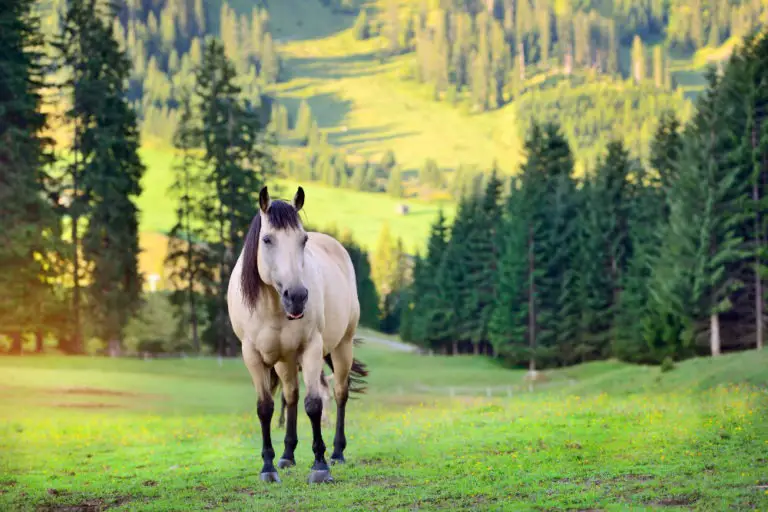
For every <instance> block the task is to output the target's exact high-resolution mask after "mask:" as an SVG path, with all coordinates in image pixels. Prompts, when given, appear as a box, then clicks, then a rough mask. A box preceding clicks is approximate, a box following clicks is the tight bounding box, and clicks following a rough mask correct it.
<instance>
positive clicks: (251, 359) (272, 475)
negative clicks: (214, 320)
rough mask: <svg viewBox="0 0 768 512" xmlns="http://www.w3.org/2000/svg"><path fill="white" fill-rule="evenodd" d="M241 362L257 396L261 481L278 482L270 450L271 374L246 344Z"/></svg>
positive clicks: (273, 453) (273, 455) (272, 409)
mask: <svg viewBox="0 0 768 512" xmlns="http://www.w3.org/2000/svg"><path fill="white" fill-rule="evenodd" d="M243 361H245V365H246V366H247V367H248V372H249V373H250V374H251V379H252V380H253V385H254V387H255V388H256V395H257V396H258V402H257V405H256V411H257V413H258V416H259V423H261V458H262V460H263V461H264V466H263V467H262V468H261V479H262V480H264V481H265V482H279V481H280V477H279V476H278V474H277V470H276V469H275V465H274V460H275V450H274V449H273V448H272V435H271V426H272V425H271V423H272V414H273V413H274V412H275V401H274V400H273V399H272V387H273V386H272V384H273V383H272V376H271V373H272V372H271V371H270V368H267V366H266V365H265V364H264V362H263V361H262V359H261V356H260V355H259V353H258V352H256V351H255V350H254V349H253V348H252V347H251V346H249V345H248V344H244V345H243Z"/></svg>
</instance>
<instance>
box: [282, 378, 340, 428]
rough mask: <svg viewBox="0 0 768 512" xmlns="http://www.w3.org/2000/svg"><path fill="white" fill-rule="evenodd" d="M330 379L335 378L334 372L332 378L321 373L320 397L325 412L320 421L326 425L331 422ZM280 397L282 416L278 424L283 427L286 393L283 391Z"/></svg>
mask: <svg viewBox="0 0 768 512" xmlns="http://www.w3.org/2000/svg"><path fill="white" fill-rule="evenodd" d="M299 373H301V368H299ZM329 380H333V374H331V376H330V378H329V377H326V376H325V374H324V373H321V374H320V398H321V399H322V401H323V414H322V416H321V417H320V423H321V424H322V425H323V426H326V427H327V426H329V425H330V424H331V423H330V420H329V419H328V409H329V408H330V406H331V392H330V388H329V386H328V381H329ZM280 397H281V400H280V416H279V417H278V419H277V426H278V427H280V428H282V427H285V395H284V394H282V393H281V394H280Z"/></svg>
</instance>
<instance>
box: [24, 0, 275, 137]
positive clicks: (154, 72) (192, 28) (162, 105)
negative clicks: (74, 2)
mask: <svg viewBox="0 0 768 512" xmlns="http://www.w3.org/2000/svg"><path fill="white" fill-rule="evenodd" d="M36 3H37V4H38V5H37V9H38V10H39V11H40V12H41V13H42V15H43V21H44V24H45V26H46V32H47V33H58V31H59V30H60V27H61V25H62V19H61V13H64V12H66V5H67V2H66V1H65V0H43V1H39V2H36ZM116 5H117V6H118V7H117V9H116V10H115V11H113V12H110V13H109V14H106V13H105V16H109V17H108V18H104V19H105V20H111V23H112V29H113V35H114V37H115V39H116V41H117V42H118V44H119V45H120V48H121V49H122V50H124V51H125V52H126V53H127V56H128V58H129V59H130V62H131V66H130V74H129V86H128V88H127V90H126V93H127V97H128V99H129V101H130V102H131V103H132V105H133V107H134V108H135V110H136V112H137V115H138V117H139V121H140V125H141V128H142V132H143V133H144V134H146V135H151V136H154V137H158V138H161V139H163V140H167V141H170V140H171V138H172V137H173V133H174V131H175V130H176V126H177V124H178V122H179V117H180V115H181V114H180V112H179V110H178V106H179V103H180V95H181V93H182V91H183V90H184V89H191V88H192V86H193V83H194V80H195V79H194V70H195V68H196V67H197V66H199V65H200V63H201V61H202V56H203V52H204V48H205V45H206V42H207V40H208V39H210V38H211V37H213V34H214V33H216V32H217V31H218V33H219V34H221V36H220V40H221V41H222V43H223V45H224V49H225V52H226V55H227V57H228V58H230V59H231V60H232V63H233V65H234V66H235V69H236V70H237V73H238V78H237V81H238V87H240V89H241V94H242V96H243V97H244V98H248V99H249V100H250V101H251V102H252V103H258V102H259V101H264V102H265V103H266V102H268V98H266V95H265V94H264V89H265V86H267V85H268V84H272V83H275V82H277V81H279V79H280V74H281V66H282V64H281V61H280V57H279V55H278V53H277V50H276V48H275V42H274V40H273V39H272V34H271V32H270V27H269V14H268V13H267V11H266V10H265V9H259V8H254V9H253V10H252V12H251V14H250V15H249V16H245V15H240V16H237V15H236V14H235V12H234V10H233V9H232V8H231V7H230V6H229V4H228V3H227V2H226V1H225V2H223V3H222V4H221V11H220V14H219V20H218V26H217V27H212V26H211V23H212V22H211V20H210V19H209V18H208V15H207V12H206V10H207V7H206V6H205V2H204V1H203V0H151V1H150V0H127V1H125V2H118V3H117V4H116Z"/></svg>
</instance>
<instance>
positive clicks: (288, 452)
mask: <svg viewBox="0 0 768 512" xmlns="http://www.w3.org/2000/svg"><path fill="white" fill-rule="evenodd" d="M285 407H286V406H285V396H283V409H284V410H285ZM287 408H288V422H287V424H286V427H285V451H284V452H283V456H282V457H280V460H279V461H277V467H278V468H281V469H282V468H287V467H290V466H295V465H296V459H295V458H294V455H293V452H294V450H296V445H298V444H299V436H298V434H297V433H296V423H297V417H296V416H297V412H298V409H299V390H298V389H296V390H294V392H293V396H292V397H291V400H290V403H289V404H288V406H287Z"/></svg>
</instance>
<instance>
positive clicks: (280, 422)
mask: <svg viewBox="0 0 768 512" xmlns="http://www.w3.org/2000/svg"><path fill="white" fill-rule="evenodd" d="M277 426H278V427H280V428H283V427H284V426H285V393H283V392H280V417H279V418H277Z"/></svg>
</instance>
